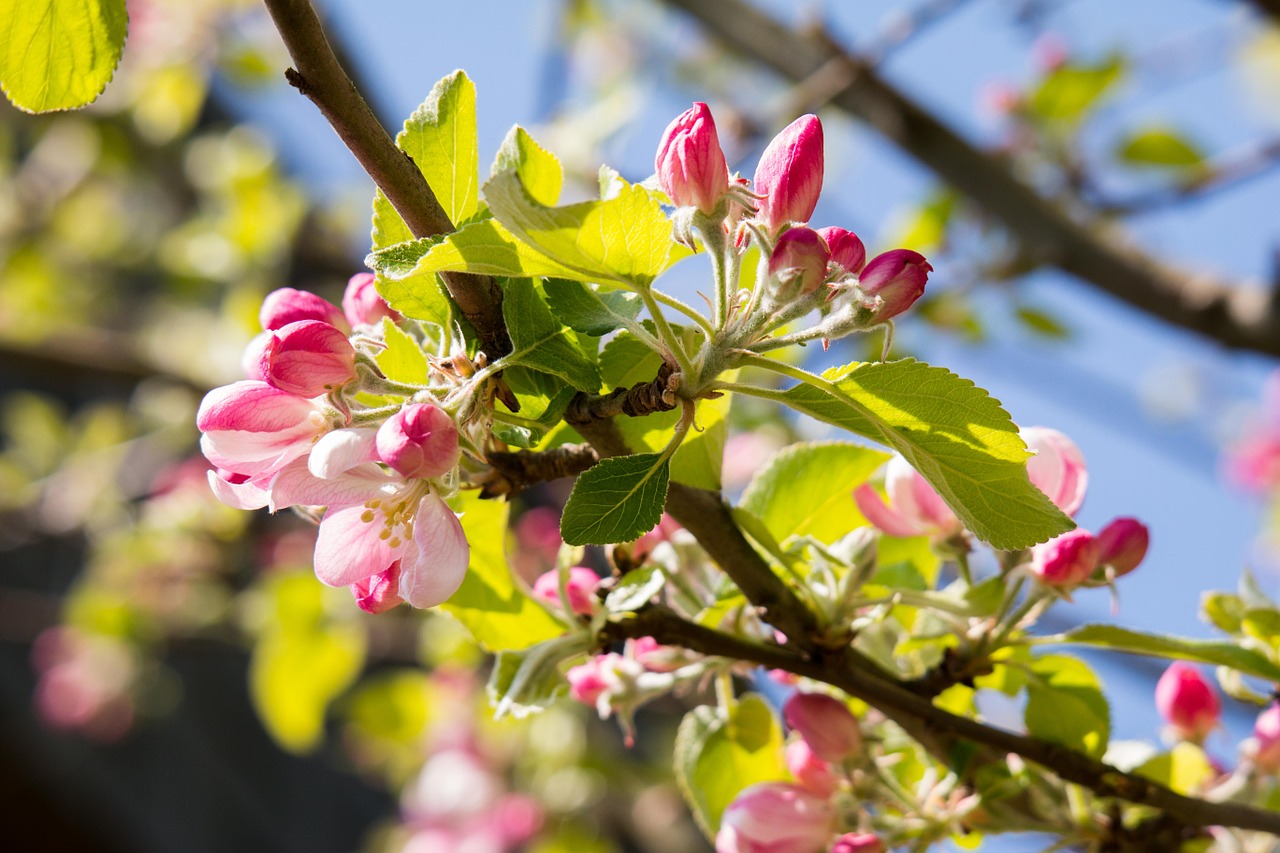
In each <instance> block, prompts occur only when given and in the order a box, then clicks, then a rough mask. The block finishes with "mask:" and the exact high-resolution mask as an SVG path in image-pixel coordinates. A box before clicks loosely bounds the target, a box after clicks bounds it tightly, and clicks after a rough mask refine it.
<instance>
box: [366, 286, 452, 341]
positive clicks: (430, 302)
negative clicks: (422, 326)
mask: <svg viewBox="0 0 1280 853" xmlns="http://www.w3.org/2000/svg"><path fill="white" fill-rule="evenodd" d="M374 286H375V287H377V289H378V294H379V295H380V296H382V298H383V299H385V300H386V301H387V304H388V305H390V306H391V307H392V308H394V309H395V310H397V311H399V312H400V313H401V314H403V315H404V316H406V317H408V318H410V319H412V320H421V321H422V322H424V323H434V324H435V325H437V326H439V327H440V328H442V329H448V328H449V326H450V325H451V323H452V318H453V304H452V303H451V302H450V301H449V297H447V296H445V295H444V291H443V290H441V288H440V284H439V282H438V281H437V280H436V277H435V275H433V274H427V275H414V276H409V277H408V278H402V279H391V278H385V277H383V276H382V275H378V276H377V277H376V278H375V279H374Z"/></svg>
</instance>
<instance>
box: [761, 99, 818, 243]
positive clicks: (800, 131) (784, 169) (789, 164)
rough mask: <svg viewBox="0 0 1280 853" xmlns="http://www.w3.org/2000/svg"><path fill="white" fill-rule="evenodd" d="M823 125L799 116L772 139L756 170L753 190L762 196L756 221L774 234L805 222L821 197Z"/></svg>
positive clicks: (807, 117) (810, 118) (809, 117)
mask: <svg viewBox="0 0 1280 853" xmlns="http://www.w3.org/2000/svg"><path fill="white" fill-rule="evenodd" d="M822 168H823V164H822V122H820V121H819V120H818V117H817V116H815V115H806V116H801V117H800V118H798V119H796V120H795V121H793V122H792V123H791V124H789V125H787V127H786V128H784V129H783V131H782V132H781V133H779V134H778V135H777V136H775V137H774V138H773V141H771V142H770V143H769V146H768V147H767V148H765V150H764V153H763V154H761V155H760V164H759V165H758V166H757V167H756V176H755V181H754V182H753V186H752V188H753V189H754V190H755V192H756V193H758V194H759V195H762V196H764V198H763V199H761V201H760V212H759V214H758V215H757V217H756V218H757V219H758V220H759V221H760V223H761V224H762V225H763V226H764V227H765V229H766V230H767V231H770V232H776V231H777V230H778V229H779V228H780V227H782V225H783V224H785V223H787V222H808V221H809V218H810V217H811V216H813V209H814V208H815V207H817V206H818V196H819V195H821V194H822Z"/></svg>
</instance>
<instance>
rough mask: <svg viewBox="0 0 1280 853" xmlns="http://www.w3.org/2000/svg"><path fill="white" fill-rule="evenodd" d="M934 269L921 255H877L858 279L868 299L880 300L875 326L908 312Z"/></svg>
mask: <svg viewBox="0 0 1280 853" xmlns="http://www.w3.org/2000/svg"><path fill="white" fill-rule="evenodd" d="M931 272H933V267H931V266H929V262H928V261H926V260H925V259H924V255H922V254H920V253H919V252H913V251H911V250H910V249H894V250H892V251H889V252H885V253H883V254H880V255H876V256H875V257H874V258H872V259H871V261H870V262H868V263H867V265H866V267H864V268H863V270H862V274H861V275H859V276H858V284H859V285H860V286H861V287H862V291H863V293H865V294H867V295H868V296H873V297H874V296H879V297H880V298H881V299H883V300H884V304H883V305H881V306H880V308H879V309H878V310H877V311H876V320H877V322H881V323H883V322H884V321H886V320H892V319H893V318H894V317H897V316H898V315H899V314H901V313H902V312H903V311H906V310H907V309H908V308H910V307H911V306H912V305H913V304H915V301H916V300H917V299H919V298H920V296H921V294H923V293H924V286H925V283H926V282H927V281H928V280H929V273H931Z"/></svg>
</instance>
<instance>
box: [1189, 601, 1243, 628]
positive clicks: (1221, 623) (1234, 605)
mask: <svg viewBox="0 0 1280 853" xmlns="http://www.w3.org/2000/svg"><path fill="white" fill-rule="evenodd" d="M1200 613H1201V616H1202V617H1203V618H1204V619H1205V620H1207V621H1209V622H1211V623H1213V625H1214V627H1216V628H1217V629H1218V630H1220V631H1225V632H1226V633H1228V634H1237V633H1239V632H1240V623H1241V622H1242V621H1243V620H1244V614H1245V605H1244V602H1243V601H1241V600H1240V596H1238V595H1232V594H1231V593H1229V592H1206V593H1204V595H1203V596H1202V597H1201V599H1200Z"/></svg>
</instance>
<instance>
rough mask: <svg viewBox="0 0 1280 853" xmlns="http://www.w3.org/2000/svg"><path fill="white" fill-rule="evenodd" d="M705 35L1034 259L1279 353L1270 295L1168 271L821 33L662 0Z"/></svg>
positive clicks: (1277, 320) (696, 3) (743, 10)
mask: <svg viewBox="0 0 1280 853" xmlns="http://www.w3.org/2000/svg"><path fill="white" fill-rule="evenodd" d="M666 2H667V3H668V4H669V5H671V6H673V7H676V8H678V9H682V10H684V11H685V12H687V13H689V14H690V15H692V16H693V17H695V18H697V19H698V20H699V21H701V22H702V24H703V25H704V26H705V27H706V28H707V31H708V32H709V33H711V34H712V35H713V36H714V37H715V38H717V39H718V40H720V41H721V42H723V43H724V44H725V45H727V46H728V47H729V48H731V49H733V50H735V51H737V52H739V53H741V54H743V55H744V56H746V57H748V58H750V59H753V60H755V61H757V62H760V63H763V64H764V65H767V66H768V67H770V68H772V69H774V70H775V71H777V72H778V73H779V74H781V75H782V76H784V77H786V78H787V79H789V80H793V81H808V86H809V87H810V89H814V88H819V85H820V84H821V86H822V87H825V90H826V92H827V93H828V98H829V101H830V102H831V103H832V104H834V105H835V106H837V107H839V108H840V109H842V110H845V111H846V112H848V113H850V114H852V115H854V116H857V117H858V118H861V119H863V120H864V121H866V122H867V123H868V124H870V125H871V126H873V127H875V128H876V129H877V130H879V131H880V132H881V133H883V134H884V135H885V136H887V137H888V138H889V139H891V140H892V141H893V142H894V143H896V144H897V145H899V146H900V147H901V148H902V149H903V150H905V151H907V152H908V153H909V154H911V155H912V156H914V157H915V158H916V159H918V160H919V161H920V162H921V163H923V164H924V165H926V166H928V167H929V168H930V169H932V170H933V171H934V172H936V173H937V174H938V175H939V176H940V177H941V178H942V179H943V180H945V181H947V182H948V183H950V184H951V185H952V186H954V187H955V188H956V189H957V190H959V191H960V192H962V193H964V194H965V195H967V196H969V197H970V198H972V199H973V200H974V201H975V202H976V203H977V204H978V205H979V206H980V207H982V208H983V209H985V210H986V211H987V212H988V213H990V214H992V215H993V216H994V217H996V218H997V219H999V220H1000V221H1001V222H1002V223H1003V224H1004V226H1005V227H1006V228H1007V229H1009V231H1010V233H1012V234H1013V235H1014V236H1015V237H1016V238H1017V239H1018V240H1019V241H1020V242H1021V243H1022V244H1023V248H1024V253H1025V254H1027V255H1028V256H1029V257H1031V258H1032V259H1033V260H1034V261H1036V262H1037V263H1042V264H1050V265H1053V266H1057V267H1059V268H1061V269H1063V270H1065V271H1066V272H1069V273H1072V274H1073V275H1076V276H1078V277H1079V278H1081V279H1083V280H1085V281H1087V282H1090V283H1091V284H1093V285H1095V286H1096V287H1098V288H1100V289H1101V290H1103V291H1105V292H1107V293H1110V294H1111V295H1113V296H1115V297H1116V298H1118V299H1121V300H1122V301H1124V302H1127V303H1129V304H1130V305H1132V306H1133V307H1135V308H1138V309H1140V310H1142V311H1145V312H1146V313H1148V314H1151V315H1152V316H1155V317H1158V318H1160V319H1161V320H1164V321H1166V322H1168V323H1170V324H1172V325H1175V326H1179V327H1182V328H1184V329H1189V330H1191V331H1195V332H1198V333H1200V334H1202V335H1205V336H1207V337H1210V338H1212V339H1214V340H1216V341H1218V342H1219V343H1222V344H1224V345H1226V346H1229V347H1235V348H1239V349H1248V350H1253V351H1256V352H1260V353H1265V354H1267V355H1272V356H1280V299H1277V298H1276V297H1275V296H1274V295H1273V294H1271V293H1269V292H1264V291H1260V290H1256V289H1251V288H1247V287H1237V286H1233V285H1232V284H1230V283H1228V282H1224V281H1222V280H1220V279H1217V278H1215V277H1211V276H1203V275H1201V276H1191V275H1188V274H1187V273H1185V272H1181V271H1178V270H1174V269H1171V268H1169V267H1167V266H1165V265H1163V264H1161V263H1159V262H1157V261H1156V260H1154V259H1152V258H1150V257H1147V256H1145V255H1144V254H1142V253H1141V252H1139V251H1137V250H1136V249H1134V248H1132V247H1131V246H1128V245H1124V244H1122V243H1121V242H1120V241H1118V240H1117V239H1115V238H1114V237H1112V236H1110V235H1107V234H1103V233H1100V232H1098V231H1095V230H1090V229H1089V228H1087V227H1085V226H1084V225H1081V224H1080V223H1078V222H1076V221H1074V220H1073V219H1071V218H1070V217H1069V216H1067V214H1065V213H1064V212H1063V211H1062V210H1060V209H1059V208H1058V207H1056V206H1055V205H1054V204H1052V203H1051V202H1049V201H1047V200H1046V199H1044V198H1041V197H1040V196H1039V195H1038V194H1037V193H1036V192H1035V191H1034V190H1032V189H1031V188H1030V187H1028V186H1027V185H1026V184H1024V183H1022V182H1021V181H1019V180H1018V179H1017V178H1016V177H1015V176H1014V175H1013V174H1012V173H1011V172H1010V171H1009V169H1008V168H1007V167H1006V166H1005V165H1003V164H1001V163H999V162H997V161H996V160H995V159H993V158H992V157H990V156H989V155H988V154H986V153H984V152H983V151H981V150H979V149H978V148H976V147H974V146H973V145H971V144H970V143H969V142H967V141H966V140H964V139H963V138H962V137H960V136H959V135H958V134H957V133H956V132H955V131H953V130H952V129H951V128H949V127H947V126H946V125H944V124H943V123H942V122H941V121H939V120H938V119H937V118H936V117H935V116H934V115H933V114H932V113H930V112H928V111H927V110H926V109H924V108H923V107H922V106H920V105H919V104H917V103H916V102H915V101H913V100H912V99H910V98H908V97H907V96H906V95H904V94H903V93H902V92H900V91H898V90H897V89H895V88H894V87H892V86H890V85H889V84H888V83H886V82H885V81H884V80H883V79H881V78H880V77H879V76H877V74H876V73H875V71H874V70H873V69H872V68H871V67H870V66H868V65H867V64H866V63H865V62H863V61H861V60H859V59H857V58H855V57H852V56H849V55H848V54H847V53H845V52H844V51H843V50H841V49H840V48H839V47H838V46H837V45H835V44H833V43H832V42H831V41H830V40H829V39H826V38H823V37H820V36H806V35H801V34H798V33H796V32H793V31H792V30H790V29H788V28H787V27H785V26H783V25H781V24H779V23H778V22H777V21H775V20H774V19H773V18H771V17H769V16H768V15H766V14H765V13H763V12H761V11H760V10H759V9H757V8H756V7H754V6H752V5H751V4H749V3H746V2H743V0H666Z"/></svg>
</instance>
